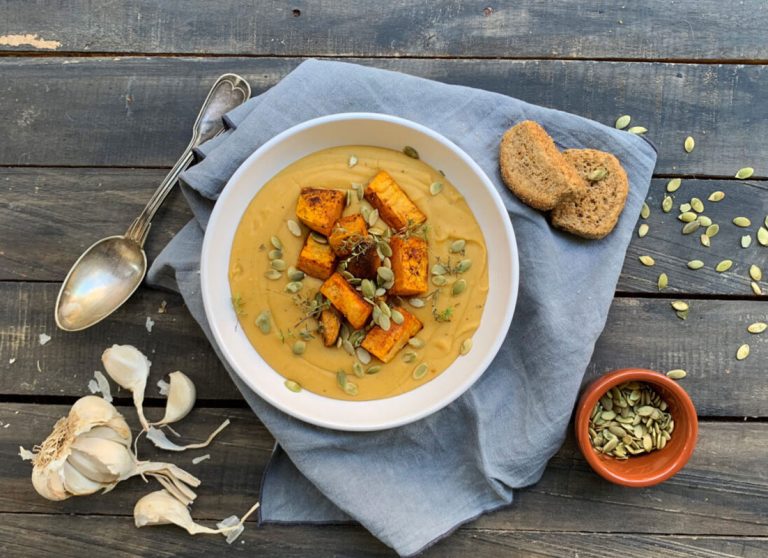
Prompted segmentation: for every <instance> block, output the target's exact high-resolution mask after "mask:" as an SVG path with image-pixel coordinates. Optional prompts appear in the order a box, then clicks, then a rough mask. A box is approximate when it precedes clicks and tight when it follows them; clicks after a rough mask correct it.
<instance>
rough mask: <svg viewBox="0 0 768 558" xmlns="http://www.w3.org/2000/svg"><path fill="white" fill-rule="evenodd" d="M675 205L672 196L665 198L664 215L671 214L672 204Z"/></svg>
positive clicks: (662, 206)
mask: <svg viewBox="0 0 768 558" xmlns="http://www.w3.org/2000/svg"><path fill="white" fill-rule="evenodd" d="M673 203H674V200H673V199H672V197H671V196H664V200H663V201H662V202H661V210H662V211H663V212H664V213H669V212H670V211H672V204H673Z"/></svg>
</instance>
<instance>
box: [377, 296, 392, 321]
mask: <svg viewBox="0 0 768 558" xmlns="http://www.w3.org/2000/svg"><path fill="white" fill-rule="evenodd" d="M379 308H380V309H381V313H382V314H384V315H385V316H387V317H388V318H391V317H392V309H391V308H390V307H389V305H388V304H387V303H386V302H384V301H383V300H382V301H381V302H379Z"/></svg>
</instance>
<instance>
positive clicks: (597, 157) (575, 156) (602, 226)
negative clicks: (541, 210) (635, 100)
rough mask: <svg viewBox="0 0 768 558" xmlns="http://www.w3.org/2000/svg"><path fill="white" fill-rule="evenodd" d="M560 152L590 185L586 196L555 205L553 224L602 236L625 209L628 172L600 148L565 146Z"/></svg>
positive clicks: (589, 236)
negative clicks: (598, 149) (569, 147)
mask: <svg viewBox="0 0 768 558" xmlns="http://www.w3.org/2000/svg"><path fill="white" fill-rule="evenodd" d="M563 156H564V157H565V159H566V160H567V161H568V162H569V163H570V164H572V165H573V166H574V168H576V170H578V172H579V174H580V175H581V176H582V177H583V178H584V179H585V180H587V182H588V184H589V186H588V187H587V193H586V195H585V196H583V197H581V198H578V199H576V198H573V199H568V200H565V201H563V202H562V203H560V205H558V206H557V207H555V209H554V211H552V224H553V225H554V226H555V227H557V228H558V229H562V230H564V231H567V232H569V233H571V234H575V235H576V236H581V237H583V238H592V239H597V238H603V237H604V236H606V235H607V234H608V233H610V232H611V231H612V230H613V228H614V227H615V226H616V223H617V222H618V221H619V216H620V215H621V212H622V210H623V209H624V202H626V200H627V194H628V193H629V181H628V180H627V173H626V172H624V169H623V168H622V166H621V163H619V160H618V159H617V158H616V157H614V156H613V155H611V154H610V153H605V152H603V151H597V150H595V149H568V150H567V151H564V152H563ZM603 169H605V171H606V172H604V171H603ZM596 178H599V180H595V179H596ZM590 179H592V180H590Z"/></svg>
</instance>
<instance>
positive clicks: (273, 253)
mask: <svg viewBox="0 0 768 558" xmlns="http://www.w3.org/2000/svg"><path fill="white" fill-rule="evenodd" d="M267 257H268V258H269V259H270V260H279V259H280V258H282V257H283V251H282V250H270V251H269V253H268V254H267Z"/></svg>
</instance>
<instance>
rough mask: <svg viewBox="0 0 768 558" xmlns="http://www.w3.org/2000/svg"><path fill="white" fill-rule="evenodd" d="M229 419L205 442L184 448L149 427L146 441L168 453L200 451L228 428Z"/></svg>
mask: <svg viewBox="0 0 768 558" xmlns="http://www.w3.org/2000/svg"><path fill="white" fill-rule="evenodd" d="M229 424H230V423H229V419H226V420H225V421H224V422H222V423H221V425H219V427H218V428H217V429H216V430H214V431H213V432H211V434H210V436H208V439H207V440H206V441H205V442H200V443H197V444H187V445H186V446H180V445H178V444H174V443H173V442H171V441H170V440H169V439H168V436H166V435H165V432H163V431H162V430H160V429H159V428H155V427H154V426H150V427H149V430H147V439H148V440H150V441H151V442H152V443H153V444H155V446H157V447H158V448H160V449H164V450H168V451H185V450H188V449H200V448H204V447H206V446H208V445H209V444H210V443H211V442H212V441H213V439H214V438H215V437H216V436H217V435H218V434H219V433H220V432H221V431H222V430H224V429H225V428H226V427H227V426H229Z"/></svg>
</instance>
